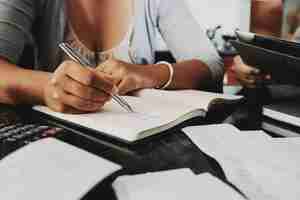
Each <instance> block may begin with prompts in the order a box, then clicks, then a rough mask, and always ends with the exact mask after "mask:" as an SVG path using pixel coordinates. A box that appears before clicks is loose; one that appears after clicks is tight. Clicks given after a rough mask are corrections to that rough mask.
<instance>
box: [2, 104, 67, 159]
mask: <svg viewBox="0 0 300 200" xmlns="http://www.w3.org/2000/svg"><path fill="white" fill-rule="evenodd" d="M62 131H63V130H62V129H61V128H57V127H51V126H48V125H42V124H36V123H30V122H27V121H26V120H23V119H21V118H20V117H19V116H18V115H17V114H16V113H15V112H14V111H13V110H12V109H7V108H3V107H2V106H0V159H2V158H3V157H5V156H6V155H8V154H9V153H11V152H13V151H15V150H17V149H18V148H21V147H23V146H25V145H27V144H29V143H31V142H34V141H36V140H39V139H42V138H46V137H53V136H57V135H58V134H59V133H61V132H62Z"/></svg>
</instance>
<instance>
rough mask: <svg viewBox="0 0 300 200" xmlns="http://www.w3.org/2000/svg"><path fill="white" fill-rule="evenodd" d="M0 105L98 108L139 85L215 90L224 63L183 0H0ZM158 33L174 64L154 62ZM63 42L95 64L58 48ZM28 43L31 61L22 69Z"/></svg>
mask: <svg viewBox="0 0 300 200" xmlns="http://www.w3.org/2000/svg"><path fill="white" fill-rule="evenodd" d="M0 9H1V12H0V57H1V58H0V81H1V82H0V102H1V103H6V104H45V105H47V106H48V107H50V108H51V109H53V110H55V111H58V112H66V113H85V112H94V111H98V110H99V109H100V108H101V107H102V106H103V105H104V104H105V103H106V102H107V101H109V100H110V99H111V95H112V94H117V93H118V94H121V95H122V94H127V93H129V92H132V91H135V90H138V89H143V88H160V89H199V88H200V89H206V88H208V87H210V88H215V89H216V88H217V87H218V86H219V85H220V83H221V82H222V79H223V66H222V61H221V59H220V57H219V56H218V54H217V52H216V50H215V49H214V47H213V46H212V44H211V43H210V41H209V40H208V38H207V37H206V35H205V33H204V32H203V31H202V30H201V28H200V27H199V25H198V24H197V22H196V21H195V20H194V18H193V17H192V15H191V13H190V11H189V9H188V8H187V6H186V4H185V3H184V1H182V0H122V1H118V0H89V1H86V0H51V1H50V0H49V1H48V0H39V1H35V0H12V1H6V0H0ZM157 30H158V32H159V34H161V36H162V38H163V39H164V41H165V42H166V44H167V46H168V48H169V49H170V51H171V52H172V54H173V55H174V57H175V58H176V61H177V62H176V63H167V62H162V63H155V60H154V52H155V50H156V49H155V46H156V43H157ZM61 42H66V43H68V44H70V45H71V46H72V47H73V48H75V49H76V50H77V51H78V52H80V53H81V54H82V55H84V56H85V57H86V58H87V59H88V60H89V61H90V62H91V63H93V67H82V66H80V65H79V64H77V63H75V62H73V61H71V60H70V59H69V58H68V57H67V56H66V55H64V54H63V52H61V51H60V50H59V48H58V45H59V44H60V43H61ZM27 45H32V46H34V49H35V51H34V52H35V53H34V57H35V66H32V67H31V66H29V67H27V66H26V67H25V68H24V67H20V64H19V62H20V57H21V55H22V53H23V50H24V48H25V47H26V46H27Z"/></svg>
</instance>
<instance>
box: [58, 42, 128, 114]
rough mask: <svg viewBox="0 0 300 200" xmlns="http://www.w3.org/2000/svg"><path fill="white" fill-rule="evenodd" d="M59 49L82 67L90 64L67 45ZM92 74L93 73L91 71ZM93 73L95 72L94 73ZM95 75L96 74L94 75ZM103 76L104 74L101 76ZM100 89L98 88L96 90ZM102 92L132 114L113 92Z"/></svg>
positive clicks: (123, 101)
mask: <svg viewBox="0 0 300 200" xmlns="http://www.w3.org/2000/svg"><path fill="white" fill-rule="evenodd" d="M59 47H60V48H61V49H62V50H63V51H64V53H66V54H67V55H68V56H69V57H70V58H71V59H72V60H73V61H76V62H78V63H79V64H80V65H81V66H82V67H89V66H91V64H90V63H89V61H88V60H87V59H85V57H83V56H81V55H80V54H79V53H77V52H76V51H75V50H74V49H73V48H72V47H71V46H70V45H68V44H67V43H61V44H60V45H59ZM91 72H93V71H91ZM94 73H95V72H94ZM96 74H97V73H96ZM102 75H103V76H104V74H102ZM107 78H108V77H107ZM98 89H100V88H98ZM102 92H104V93H107V94H108V95H111V97H112V99H113V100H114V101H115V102H117V103H118V104H119V105H120V106H122V107H123V108H124V109H125V110H127V111H128V112H134V111H133V109H132V108H131V106H130V105H129V104H128V103H127V102H126V101H125V100H124V99H123V98H122V97H121V96H118V95H117V94H115V91H114V92H113V93H110V92H107V91H106V90H102Z"/></svg>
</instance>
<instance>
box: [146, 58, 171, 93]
mask: <svg viewBox="0 0 300 200" xmlns="http://www.w3.org/2000/svg"><path fill="white" fill-rule="evenodd" d="M145 71H146V73H147V77H149V78H150V81H148V88H162V87H163V86H164V85H165V84H166V83H167V82H168V80H169V77H170V72H169V69H168V66H166V65H165V64H162V63H158V64H152V65H147V69H146V70H145Z"/></svg>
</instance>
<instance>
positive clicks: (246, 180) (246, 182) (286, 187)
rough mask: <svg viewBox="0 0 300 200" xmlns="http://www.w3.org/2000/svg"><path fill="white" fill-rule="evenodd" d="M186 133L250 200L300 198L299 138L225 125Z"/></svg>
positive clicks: (198, 127) (199, 128)
mask: <svg viewBox="0 0 300 200" xmlns="http://www.w3.org/2000/svg"><path fill="white" fill-rule="evenodd" d="M184 132H185V133H186V134H187V135H188V137H189V138H190V139H191V140H192V141H193V143H194V144H195V145H197V146H198V147H199V148H200V149H201V150H202V151H203V152H205V153H206V154H208V155H209V156H211V157H213V158H215V159H216V160H217V161H218V162H219V164H220V165H221V166H222V168H223V170H224V172H225V175H226V177H227V179H228V180H229V181H230V182H231V183H233V184H234V185H235V186H237V187H238V188H239V189H240V190H241V191H242V192H243V193H244V194H245V195H246V196H247V197H248V198H249V199H256V200H265V199H269V200H277V199H289V200H298V199H300V190H299V184H300V178H299V177H300V176H299V174H300V167H299V166H300V159H299V158H300V157H299V152H300V146H299V144H300V139H299V138H293V139H290V138H288V139H287V138H271V137H269V136H267V135H265V134H264V133H262V132H261V131H260V132H241V131H239V130H238V129H236V128H235V127H233V126H231V125H226V124H222V125H209V126H195V127H188V128H185V129H184Z"/></svg>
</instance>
